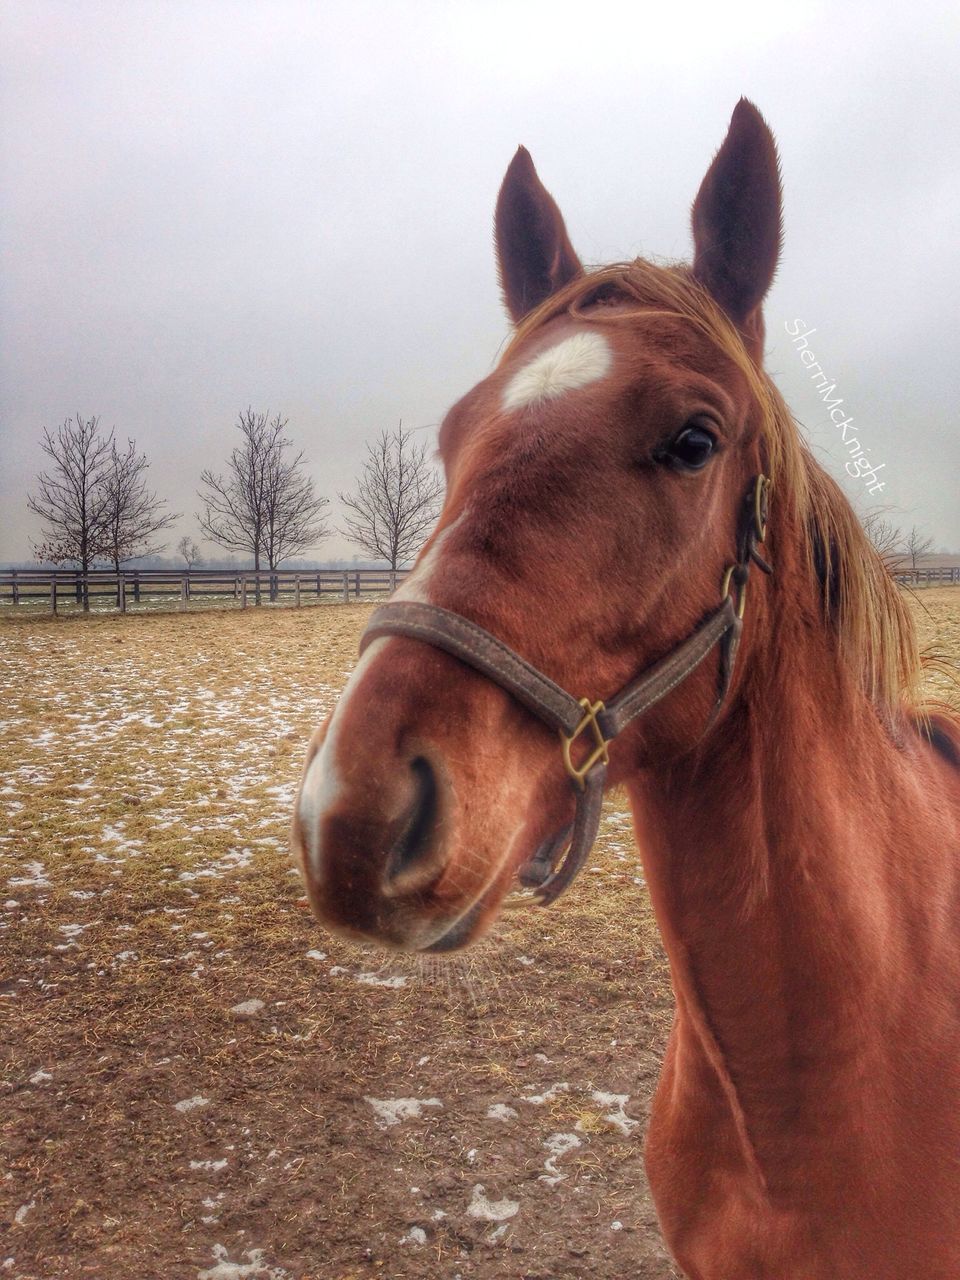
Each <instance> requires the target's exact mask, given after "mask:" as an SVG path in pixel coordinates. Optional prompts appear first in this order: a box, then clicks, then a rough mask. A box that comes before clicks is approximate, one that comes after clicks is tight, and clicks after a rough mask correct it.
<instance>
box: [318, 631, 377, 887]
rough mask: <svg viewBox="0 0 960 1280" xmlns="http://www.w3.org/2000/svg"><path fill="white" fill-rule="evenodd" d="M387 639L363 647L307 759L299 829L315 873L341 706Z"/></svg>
mask: <svg viewBox="0 0 960 1280" xmlns="http://www.w3.org/2000/svg"><path fill="white" fill-rule="evenodd" d="M390 640H391V637H390V636H383V637H381V638H380V639H379V640H374V641H373V643H372V644H370V645H368V646H367V648H366V649H365V650H364V651H363V655H362V657H361V658H360V661H359V662H358V663H357V665H356V666H355V667H354V669H353V671H352V672H351V674H350V679H349V680H348V681H347V684H346V687H345V688H344V691H343V693H342V694H341V695H340V701H339V702H338V703H337V706H336V710H335V711H334V713H333V716H332V718H331V720H330V725H329V727H328V729H327V736H326V737H325V738H324V740H323V744H322V746H321V747H320V750H319V751H318V752H317V754H316V755H315V756H314V757H313V759H312V760H311V761H310V767H309V769H308V770H307V775H306V777H305V778H304V780H303V786H302V787H301V789H300V829H301V832H302V834H303V841H304V844H305V845H306V846H307V853H308V855H309V857H310V863H311V865H312V867H313V870H314V872H315V873H316V874H317V875H319V874H320V823H321V820H322V818H323V815H324V813H325V812H326V811H327V810H328V809H329V808H330V807H331V805H332V804H333V803H334V801H335V800H336V798H337V794H338V792H339V791H340V787H341V781H340V774H339V773H338V771H337V765H336V754H337V739H338V736H339V729H340V725H341V724H342V723H343V713H344V709H345V708H346V705H347V703H348V701H349V700H350V695H351V694H352V693H355V692H356V690H357V687H358V685H359V684H360V681H361V680H362V678H363V673H364V671H365V670H366V669H367V667H368V666H369V665H370V663H371V662H372V661H373V659H374V657H375V656H376V655H377V654H378V653H379V652H380V651H381V650H382V648H383V646H384V645H385V644H389V643H390Z"/></svg>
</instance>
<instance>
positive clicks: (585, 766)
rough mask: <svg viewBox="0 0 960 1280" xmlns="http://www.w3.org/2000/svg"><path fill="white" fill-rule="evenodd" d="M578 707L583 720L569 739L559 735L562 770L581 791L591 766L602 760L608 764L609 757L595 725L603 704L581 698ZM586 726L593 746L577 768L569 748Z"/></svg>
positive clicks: (602, 738) (598, 727)
mask: <svg viewBox="0 0 960 1280" xmlns="http://www.w3.org/2000/svg"><path fill="white" fill-rule="evenodd" d="M580 706H581V707H583V712H584V715H583V719H582V720H581V721H580V723H579V724H578V725H577V727H576V728H575V729H574V731H573V733H571V735H570V737H569V738H568V737H567V735H566V734H565V733H561V734H560V741H561V743H562V744H563V764H564V768H565V769H566V771H567V773H569V775H570V777H571V778H573V780H574V782H576V784H577V786H579V787H580V788H581V790H582V789H583V788H584V786H585V785H586V783H585V781H584V779H585V778H586V776H587V774H588V773H589V772H590V770H591V769H592V768H593V766H594V765H595V764H596V763H597V761H598V760H602V761H603V763H604V764H609V763H610V757H609V755H608V754H607V744H608V739H607V738H605V737H604V736H603V731H602V730H601V728H600V725H599V724H598V723H597V716H598V715H599V713H600V712H601V711H603V710H604V706H603V703H602V702H591V701H590V699H589V698H581V699H580ZM588 726H589V728H590V731H591V733H592V734H593V742H594V746H593V750H592V751H591V752H590V754H589V755H588V756H587V758H586V760H584V761H583V763H582V764H581V765H580V766H579V768H578V767H577V766H576V765H575V764H574V763H573V759H572V757H571V755H570V748H571V747H572V746H573V744H574V742H576V740H577V738H579V737H580V735H581V733H583V732H584V731H585V730H586V729H587V727H588Z"/></svg>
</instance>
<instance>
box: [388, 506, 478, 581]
mask: <svg viewBox="0 0 960 1280" xmlns="http://www.w3.org/2000/svg"><path fill="white" fill-rule="evenodd" d="M466 514H467V513H466V511H465V510H464V511H461V512H460V514H459V515H458V516H457V518H456V520H454V521H453V522H452V523H451V524H448V525H447V527H446V528H445V529H442V530H441V531H440V533H438V534H437V536H436V537H435V538H434V540H433V542H432V543H431V544H430V549H429V550H428V551H427V552H426V553H425V555H423V556H421V558H420V559H419V560H418V561H417V564H416V566H415V567H414V568H413V570H412V571H411V572H410V573H408V574H407V576H406V577H405V578H404V580H403V582H401V584H400V586H399V587H398V588H397V589H396V591H395V592H394V593H393V597H392V598H393V599H394V600H410V601H413V602H414V603H416V604H431V603H432V601H431V600H430V578H431V577H432V575H433V571H434V569H436V567H437V561H438V560H439V559H440V552H441V550H442V549H443V545H444V543H445V542H446V541H447V539H448V537H449V536H450V534H451V533H453V531H454V529H455V528H456V527H457V525H458V524H459V523H460V522H461V520H462V519H463V518H464V516H465V515H466Z"/></svg>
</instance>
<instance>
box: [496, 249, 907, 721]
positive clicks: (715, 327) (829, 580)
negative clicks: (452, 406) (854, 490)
mask: <svg viewBox="0 0 960 1280" xmlns="http://www.w3.org/2000/svg"><path fill="white" fill-rule="evenodd" d="M614 301H615V302H617V303H618V304H621V305H618V306H617V307H615V308H614V307H604V306H602V305H600V306H598V305H597V304H598V303H599V304H602V303H604V302H614ZM623 303H627V304H631V303H633V304H635V305H634V306H630V305H627V306H626V307H625V306H623V305H622V304H623ZM588 307H589V308H592V309H591V310H590V312H589V314H586V309H587V308H588ZM641 310H642V311H643V312H644V314H645V315H649V314H651V312H653V313H656V312H660V313H661V314H663V315H669V316H674V317H681V318H683V319H685V320H687V321H689V322H691V323H692V324H694V325H695V326H696V327H697V328H698V329H700V330H701V332H702V333H704V335H705V336H706V337H707V338H708V339H709V340H710V341H711V342H712V343H714V344H715V345H716V346H717V347H719V348H720V349H721V351H723V352H724V354H725V355H727V356H728V357H729V358H730V359H731V360H732V361H733V362H734V363H735V364H736V365H737V367H738V368H739V369H740V370H741V372H742V373H743V375H744V377H745V378H746V379H747V384H748V386H749V388H750V390H751V392H752V394H753V395H754V397H755V399H756V402H757V404H758V405H759V408H760V413H761V418H762V433H763V439H764V444H765V449H766V454H767V467H768V471H769V474H770V478H771V479H772V481H773V485H774V493H775V494H776V501H775V503H774V508H773V510H774V520H773V525H774V528H775V527H776V524H777V523H778V521H777V519H776V512H777V511H780V510H783V509H784V508H785V507H786V508H787V509H788V513H789V516H791V517H792V519H790V520H789V523H790V524H791V525H792V527H793V528H795V529H796V530H797V531H798V535H799V537H800V538H801V539H802V546H801V552H802V554H803V556H804V558H805V560H806V563H807V565H808V566H809V570H810V573H811V574H818V575H819V577H820V580H821V582H822V585H823V601H824V613H825V617H826V618H827V619H828V621H829V625H831V626H832V627H833V629H834V631H835V633H836V637H837V647H838V651H839V654H840V656H841V658H842V660H843V661H844V662H846V663H847V665H848V666H849V667H850V669H851V670H852V671H853V673H854V675H855V677H856V679H857V680H858V681H859V684H860V686H861V688H862V689H863V690H864V692H865V693H866V694H867V696H868V697H869V698H871V699H872V700H873V701H874V702H875V703H876V704H877V705H878V706H879V707H880V708H881V709H883V710H884V711H885V712H886V713H887V714H888V715H891V716H896V715H897V714H898V713H899V712H900V711H901V710H902V709H907V710H910V711H913V712H920V711H921V710H922V708H921V693H920V690H921V670H922V663H921V659H920V655H919V652H918V648H917V639H916V633H915V630H914V625H913V618H912V616H911V614H910V612H909V610H908V608H907V606H906V603H905V601H904V599H903V596H902V594H901V592H900V590H899V588H898V587H897V584H896V583H895V582H894V580H893V578H892V577H891V575H890V573H889V571H888V569H887V567H886V566H885V565H884V563H883V560H882V559H881V557H880V555H879V553H878V552H877V551H876V549H875V548H874V546H873V544H872V543H871V542H870V539H869V538H868V537H867V534H866V533H865V531H864V529H863V526H862V525H861V523H860V521H859V519H858V518H857V516H856V513H855V512H854V510H853V508H852V506H851V505H850V503H849V501H848V500H847V498H846V497H845V496H844V494H843V492H842V491H841V489H840V488H839V486H838V485H837V484H836V483H835V482H834V481H833V480H832V479H831V478H830V477H829V476H828V475H827V474H826V472H825V471H824V470H823V468H822V467H821V466H820V465H819V463H817V461H816V460H815V459H814V457H813V456H812V454H811V453H810V451H809V449H808V448H807V446H806V444H805V443H804V441H803V439H802V438H801V435H800V431H799V429H798V427H797V424H796V422H795V421H794V419H793V416H792V415H791V413H790V410H789V409H788V407H787V405H786V403H785V402H784V399H783V397H782V396H781V394H780V392H779V391H778V390H777V388H776V387H775V386H774V384H773V382H772V381H771V379H770V378H769V377H768V376H767V374H766V373H764V372H763V370H762V369H759V368H758V367H757V366H756V364H755V363H754V362H753V360H752V359H751V357H750V355H749V354H748V352H747V350H746V348H745V346H744V344H743V341H742V340H741V337H740V335H739V334H738V332H737V330H736V328H735V327H734V325H733V324H732V323H731V322H730V320H729V319H728V318H727V317H726V315H725V314H724V313H723V311H721V309H720V308H719V306H718V305H717V304H716V303H715V302H714V301H713V299H712V298H711V297H710V295H709V294H708V293H707V292H706V290H705V289H704V288H703V287H702V286H701V285H699V284H698V283H697V281H696V280H695V279H694V278H693V276H692V274H691V273H690V270H689V268H687V267H685V266H669V267H663V266H657V265H655V264H654V263H651V262H647V261H645V260H644V259H642V258H638V259H636V260H635V261H634V262H628V263H617V264H614V265H612V266H607V267H601V268H599V269H597V270H595V271H591V272H589V273H587V274H585V275H582V276H578V277H577V278H576V279H575V280H573V281H571V283H570V284H568V285H566V286H565V287H564V288H562V289H560V290H558V291H557V293H555V294H554V295H553V296H551V297H550V298H548V299H547V300H546V302H544V303H542V304H541V305H540V306H539V307H537V308H536V309H535V310H534V311H532V312H531V313H530V314H529V315H528V316H526V317H525V318H524V319H523V320H522V321H521V322H520V324H519V325H518V326H517V329H516V330H515V332H514V335H513V338H512V340H511V342H510V344H509V345H508V347H507V350H506V352H505V355H504V358H505V359H506V358H507V357H508V356H509V355H510V353H511V352H512V351H513V350H514V348H515V347H516V346H517V345H518V344H519V343H520V342H522V341H523V340H524V339H525V338H527V337H528V336H529V335H530V334H531V333H532V332H534V331H535V330H537V329H539V328H540V327H541V326H542V325H544V324H546V323H547V322H548V321H549V320H552V319H554V318H555V317H558V316H561V315H572V316H575V317H577V318H579V319H582V320H586V321H589V322H590V323H600V324H616V323H629V321H630V320H631V319H632V318H633V317H634V316H635V315H636V313H637V312H638V311H641Z"/></svg>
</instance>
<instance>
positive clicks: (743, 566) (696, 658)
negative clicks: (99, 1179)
mask: <svg viewBox="0 0 960 1280" xmlns="http://www.w3.org/2000/svg"><path fill="white" fill-rule="evenodd" d="M769 495H770V481H769V480H768V479H767V477H766V476H763V475H758V476H756V478H755V479H754V480H753V482H752V483H751V486H750V489H749V491H748V493H747V495H746V497H745V499H744V503H743V510H742V512H741V518H740V521H739V525H738V532H737V559H736V561H735V562H734V563H733V564H732V565H730V566H729V567H728V568H727V570H726V572H725V573H724V576H723V585H722V588H721V594H722V596H723V603H722V604H721V605H720V607H719V608H718V609H715V610H714V611H713V613H711V614H710V615H709V616H708V617H707V618H706V619H705V620H704V621H703V622H702V623H701V624H700V625H699V626H698V627H697V628H696V629H695V630H694V631H692V632H691V634H690V635H689V636H688V637H687V639H686V640H683V641H682V642H681V643H680V644H679V645H678V646H677V647H676V648H675V649H673V650H671V652H670V653H668V654H667V655H666V657H664V658H661V659H660V660H659V661H658V662H656V663H654V664H653V666H651V667H648V668H647V670H645V671H643V672H642V673H641V674H640V675H639V676H637V677H636V679H634V680H632V681H630V683H629V684H627V685H626V686H625V687H624V688H623V689H621V690H620V692H619V693H617V694H615V695H614V696H613V697H612V698H611V699H610V700H609V701H607V702H606V703H604V702H599V701H596V702H591V701H590V699H589V698H574V697H573V695H572V694H569V693H567V691H566V690H565V689H562V688H561V687H560V686H559V685H558V684H555V683H554V681H552V680H551V679H550V678H549V676H545V675H544V674H543V673H542V672H540V671H538V670H537V669H536V667H533V666H531V665H530V663H529V662H527V661H526V659H525V658H521V656H520V655H519V654H518V653H515V652H514V650H513V649H511V648H509V647H508V646H507V645H505V644H504V643H503V641H501V640H498V639H497V637H496V636H494V635H492V634H491V633H490V632H489V631H486V630H484V628H483V627H480V626H477V624H476V623H475V622H471V621H470V620H469V618H464V617H462V616H461V615H460V614H459V613H453V612H451V611H450V610H449V609H441V608H440V607H439V606H438V605H433V604H418V603H414V602H412V601H410V602H405V601H400V600H398V601H394V602H391V603H388V604H384V605H381V606H380V607H379V608H377V609H375V610H374V611H373V613H372V614H371V615H370V621H369V622H368V624H367V627H366V629H365V631H364V633H363V635H362V636H361V638H360V652H361V653H362V652H363V650H364V649H365V648H366V647H367V645H368V644H370V643H371V642H372V641H373V640H376V639H378V638H379V637H382V636H407V637H409V638H411V639H414V640H422V641H423V642H424V643H425V644H430V645H433V646H434V647H435V648H437V649H443V650H444V652H445V653H449V654H452V655H453V656H454V657H455V658H459V659H460V661H461V662H464V663H466V665H467V666H469V667H473V669H474V670H475V671H479V672H480V673H481V674H482V675H485V676H487V677H488V678H489V679H490V680H492V681H493V682H494V684H498V685H499V686H500V687H501V689H505V690H506V691H507V692H508V693H510V694H512V696H513V697H514V698H516V700H517V701H518V702H520V703H522V704H523V706H525V707H526V708H527V709H528V710H529V711H532V712H533V714H534V715H535V716H537V717H538V719H540V720H542V721H543V722H544V724H547V725H549V726H550V728H552V729H556V730H557V731H558V733H559V734H560V740H561V744H562V753H563V764H564V768H565V769H566V771H567V773H568V775H569V776H570V780H571V783H572V784H573V788H574V792H575V794H576V798H577V806H576V813H575V815H574V821H573V827H572V830H571V828H569V827H568V828H567V829H566V830H564V831H562V832H561V833H560V835H559V836H557V837H555V838H553V839H551V840H548V841H547V842H546V844H545V845H543V846H542V848H541V849H540V850H539V851H538V852H537V854H536V856H535V857H534V858H533V859H531V861H530V862H528V863H526V864H525V865H524V866H523V867H521V869H520V871H519V878H520V881H521V883H522V884H523V885H524V886H525V887H526V888H528V889H531V890H532V891H533V897H534V898H536V899H537V901H538V902H539V904H540V905H541V906H548V905H549V904H550V903H551V902H553V901H555V900H556V899H557V898H558V897H559V896H560V894H561V893H563V891H564V890H565V889H566V888H567V887H568V886H569V884H570V883H571V881H572V880H573V878H574V876H576V874H577V872H578V871H579V870H580V868H581V867H582V866H583V864H584V862H585V861H586V858H587V855H588V854H589V852H590V850H591V848H592V847H593V842H594V840H595V839H596V837H597V830H598V828H599V825H600V809H601V805H602V803H603V787H604V782H605V780H606V773H607V765H608V763H609V756H608V751H607V748H608V746H609V744H610V742H611V741H612V740H613V739H614V738H615V737H616V736H617V735H618V734H619V733H622V732H623V730H624V729H625V728H626V727H627V725H629V724H631V723H632V722H633V721H634V720H635V719H636V718H637V717H638V716H640V715H642V714H643V713H644V712H645V711H647V710H648V709H649V708H650V707H652V706H655V705H656V703H658V702H660V701H661V699H663V698H665V697H666V696H667V694H668V693H669V692H670V691H671V690H672V689H674V688H675V687H676V686H677V685H678V684H680V683H681V682H682V681H683V680H685V679H686V678H687V676H688V675H690V674H691V672H693V671H695V670H696V668H697V667H698V666H699V665H700V663H701V662H703V660H704V658H706V657H707V655H708V654H709V653H710V652H711V651H712V650H713V649H714V647H715V646H717V645H719V646H720V670H719V677H718V686H717V700H716V703H715V704H714V708H713V712H712V713H711V717H710V723H712V722H713V720H714V719H715V718H716V716H717V714H718V712H719V711H720V708H721V707H722V706H723V702H724V699H725V697H726V695H727V690H728V689H729V687H730V680H731V676H732V675H733V667H734V663H735V661H736V656H737V647H738V645H739V643H740V633H741V631H742V629H743V613H744V606H745V604H746V592H747V579H748V577H749V575H750V565H751V563H753V564H756V565H757V566H758V567H759V568H761V569H762V570H763V571H764V573H770V572H771V569H770V566H769V564H767V562H766V561H765V560H764V559H763V557H762V556H761V555H760V554H759V552H758V551H757V547H758V546H760V545H762V543H763V541H764V538H765V537H766V530H767V506H768V502H769ZM578 738H583V739H585V746H586V748H587V754H586V756H585V757H584V758H583V759H581V761H580V763H579V764H576V763H575V762H574V759H573V744H574V743H575V742H576V741H577V739H578ZM568 841H569V844H568ZM565 847H566V853H564V848H565Z"/></svg>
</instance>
